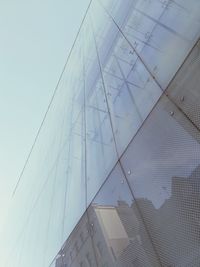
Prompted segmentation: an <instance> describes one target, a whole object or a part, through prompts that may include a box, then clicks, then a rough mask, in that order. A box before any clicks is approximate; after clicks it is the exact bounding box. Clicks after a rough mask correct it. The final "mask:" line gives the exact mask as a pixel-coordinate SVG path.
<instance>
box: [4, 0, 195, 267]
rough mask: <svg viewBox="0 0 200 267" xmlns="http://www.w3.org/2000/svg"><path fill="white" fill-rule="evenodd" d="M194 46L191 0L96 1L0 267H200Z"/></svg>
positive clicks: (23, 181) (34, 158)
mask: <svg viewBox="0 0 200 267" xmlns="http://www.w3.org/2000/svg"><path fill="white" fill-rule="evenodd" d="M199 38H200V1H198V0H190V1H188V0H92V1H91V3H90V5H89V7H88V9H87V12H86V15H85V17H84V20H83V23H82V25H81V27H80V31H79V33H78V35H77V38H76V41H75V43H74V46H73V48H72V50H71V53H70V56H69V58H68V61H67V64H66V67H65V69H64V72H63V74H62V77H61V79H60V81H59V85H58V87H57V88H56V91H55V94H54V98H53V101H52V103H51V105H50V108H49V110H48V113H47V116H46V117H45V120H44V123H43V126H42V128H41V130H40V133H39V135H38V138H37V140H36V143H35V145H34V148H33V151H32V153H31V155H30V157H29V160H28V162H27V163H26V166H25V169H24V171H23V175H22V176H21V177H20V180H19V183H18V184H17V186H16V188H15V191H14V195H13V205H12V208H11V213H10V216H9V218H8V220H7V226H6V230H5V233H6V234H5V250H6V251H7V252H8V253H7V254H8V255H7V260H6V261H5V265H4V266H3V267H27V266H28V267H69V266H70V267H132V266H135V267H149V266H150V267H157V266H160V267H161V266H162V267H175V266H176V267H199V266H200V167H199V166H200V89H199V84H200V42H199Z"/></svg>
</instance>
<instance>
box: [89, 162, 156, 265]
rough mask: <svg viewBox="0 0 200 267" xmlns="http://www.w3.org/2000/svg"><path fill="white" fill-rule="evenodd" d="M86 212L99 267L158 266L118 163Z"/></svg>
mask: <svg viewBox="0 0 200 267" xmlns="http://www.w3.org/2000/svg"><path fill="white" fill-rule="evenodd" d="M88 215H89V221H90V225H91V234H92V239H93V244H94V247H95V251H96V255H97V261H98V266H99V267H103V266H109V267H124V266H126V267H132V266H136V267H142V266H143V267H148V266H149V267H150V266H151V267H156V266H160V264H159V259H158V258H157V256H156V252H155V250H154V248H153V245H152V242H151V240H150V237H149V235H148V233H147V231H146V229H145V226H144V224H143V222H142V220H141V217H140V214H139V212H138V210H137V205H136V202H135V200H134V199H133V196H132V194H131V192H130V189H129V187H128V184H127V182H126V179H125V177H124V175H123V172H122V170H121V168H120V165H117V166H116V167H115V168H114V170H113V171H112V173H111V174H110V176H109V178H108V180H107V181H106V183H105V184H104V185H103V187H102V188H101V190H100V191H99V193H98V194H97V196H96V197H95V199H94V200H93V202H92V204H91V205H90V207H89V209H88Z"/></svg>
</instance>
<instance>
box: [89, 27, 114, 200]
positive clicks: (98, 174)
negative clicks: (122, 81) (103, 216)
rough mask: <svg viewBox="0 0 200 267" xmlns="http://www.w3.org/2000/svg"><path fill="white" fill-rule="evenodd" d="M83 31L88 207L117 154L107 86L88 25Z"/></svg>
mask: <svg viewBox="0 0 200 267" xmlns="http://www.w3.org/2000/svg"><path fill="white" fill-rule="evenodd" d="M84 29H85V35H84V36H85V43H84V46H85V54H84V62H85V71H86V73H85V90H86V134H87V136H86V145H87V203H88V204H89V203H90V202H91V200H92V198H93V197H94V196H95V194H96V193H97V191H98V189H99V188H100V186H101V184H102V183H103V182H104V180H105V178H106V177H107V175H108V173H109V172H110V170H111V169H112V167H113V165H114V164H115V162H116V161H117V153H116V147H115V142H114V138H113V132H112V128H111V123H110V116H109V112H108V107H107V100H106V95H105V88H104V82H103V80H102V73H101V68H100V65H99V61H98V56H97V51H96V47H95V40H94V37H93V34H92V31H91V28H90V24H89V22H88V23H87V24H86V25H85V28H84ZM86 41H88V42H89V44H88V42H86ZM90 68H92V73H90V76H89V77H88V76H86V75H87V71H88V69H90Z"/></svg>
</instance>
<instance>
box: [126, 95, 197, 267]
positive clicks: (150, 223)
mask: <svg viewBox="0 0 200 267" xmlns="http://www.w3.org/2000/svg"><path fill="white" fill-rule="evenodd" d="M199 142H200V134H199V132H198V131H197V130H196V128H194V127H193V125H192V124H191V123H190V122H189V121H188V120H187V119H186V118H185V117H184V115H183V114H182V113H180V111H179V110H178V109H177V108H176V107H175V106H174V105H173V104H172V103H171V102H170V101H169V100H168V98H167V97H165V96H163V98H162V100H161V101H160V102H159V104H158V105H157V106H156V108H155V109H154V110H153V112H152V113H151V115H150V116H149V117H148V119H147V120H146V122H145V124H144V125H143V127H142V128H141V130H140V131H139V132H138V134H137V136H136V137H135V138H134V139H133V141H132V143H131V144H130V146H129V147H128V149H127V151H126V153H125V154H124V155H123V157H122V159H121V162H122V166H123V168H124V170H125V172H126V175H127V178H128V180H129V183H130V186H131V189H132V192H133V194H134V196H135V199H136V202H137V205H138V208H139V210H140V211H141V214H142V216H143V219H144V222H145V225H146V226H147V229H148V232H149V233H150V235H151V239H152V241H153V244H154V246H155V248H156V251H157V252H158V254H159V257H160V259H161V262H162V266H199V263H200V253H199V244H200V238H199V218H200V209H199V207H200V201H199V194H200V176H199V174H200V171H199V170H200V168H199V166H200V144H199Z"/></svg>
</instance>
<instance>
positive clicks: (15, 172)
mask: <svg viewBox="0 0 200 267" xmlns="http://www.w3.org/2000/svg"><path fill="white" fill-rule="evenodd" d="M88 4H89V0H81V1H80V0H56V1H55V0H28V1H27V0H17V1H16V0H0V36H1V38H0V40H1V42H0V233H1V231H2V229H3V225H4V223H5V219H6V214H7V212H8V210H9V204H10V201H11V196H12V192H13V189H14V187H15V185H16V183H17V180H18V178H19V175H20V173H21V171H22V168H23V166H24V163H25V160H26V158H27V156H28V153H29V151H30V149H31V146H32V144H33V142H34V138H35V136H36V134H37V131H38V129H39V126H40V124H41V121H42V119H43V117H44V114H45V111H46V109H47V106H48V104H49V102H50V99H51V97H52V94H53V91H54V89H55V87H56V84H57V82H58V79H59V76H60V74H61V72H62V69H63V66H64V64H65V62H66V59H67V56H68V54H69V51H70V48H71V47H72V44H73V41H74V39H75V36H76V34H77V31H78V28H79V26H80V24H81V21H82V18H83V16H84V14H85V11H86V9H87V6H88Z"/></svg>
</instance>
